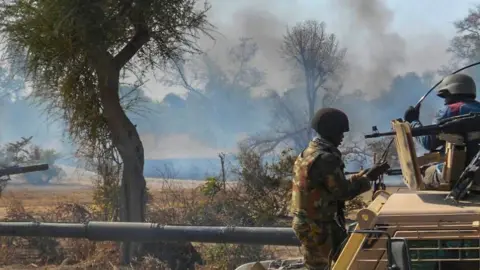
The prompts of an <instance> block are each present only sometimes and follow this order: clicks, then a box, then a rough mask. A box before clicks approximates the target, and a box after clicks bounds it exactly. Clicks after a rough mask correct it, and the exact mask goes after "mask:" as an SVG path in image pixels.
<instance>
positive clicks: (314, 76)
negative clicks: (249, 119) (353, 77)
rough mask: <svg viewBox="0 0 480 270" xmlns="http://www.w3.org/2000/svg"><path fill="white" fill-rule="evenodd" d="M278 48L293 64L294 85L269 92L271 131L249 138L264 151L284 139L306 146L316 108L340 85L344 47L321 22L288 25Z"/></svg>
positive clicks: (334, 94) (329, 99)
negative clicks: (271, 112)
mask: <svg viewBox="0 0 480 270" xmlns="http://www.w3.org/2000/svg"><path fill="white" fill-rule="evenodd" d="M280 52H281V54H282V56H283V58H284V59H285V60H286V62H287V63H288V64H290V65H291V67H292V70H293V72H294V76H293V79H294V81H295V82H296V84H297V87H296V88H294V89H290V90H289V91H287V92H286V93H285V94H284V95H283V96H282V95H279V94H278V93H276V92H272V93H271V96H270V97H271V98H272V101H273V104H272V105H273V108H274V120H273V121H274V122H275V124H274V126H273V127H272V132H271V134H264V135H259V136H254V137H251V138H250V142H249V144H250V145H251V146H252V147H254V148H259V149H260V151H261V152H263V153H265V152H269V151H272V150H274V149H275V148H276V147H277V146H278V145H279V144H280V143H282V142H285V141H290V142H293V148H294V149H295V150H299V149H302V148H303V147H305V146H306V145H307V143H308V141H309V140H310V139H311V138H312V137H313V131H312V130H311V128H310V126H309V123H310V120H311V119H312V118H313V115H314V114H315V110H316V109H318V108H322V107H326V106H331V105H332V104H334V103H335V101H336V100H337V98H338V97H339V92H340V90H341V88H342V83H341V80H340V78H339V76H340V74H341V71H342V70H343V68H344V67H345V63H344V58H345V54H346V49H343V48H340V46H339V43H338V40H337V38H336V36H335V34H329V33H327V32H326V27H325V23H324V22H318V21H314V20H309V21H306V22H303V23H298V24H297V25H296V26H294V27H293V28H292V29H287V33H286V34H285V36H284V39H283V44H282V46H281V50H280ZM302 90H303V93H304V95H303V96H302V95H301V92H302Z"/></svg>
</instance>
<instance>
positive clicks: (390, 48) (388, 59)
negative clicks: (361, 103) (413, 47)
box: [335, 0, 407, 93]
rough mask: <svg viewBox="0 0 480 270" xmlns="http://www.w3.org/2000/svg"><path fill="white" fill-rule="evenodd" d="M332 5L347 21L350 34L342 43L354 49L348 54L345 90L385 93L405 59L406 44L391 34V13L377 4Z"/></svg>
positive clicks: (344, 0) (346, 1) (343, 0)
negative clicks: (348, 67)
mask: <svg viewBox="0 0 480 270" xmlns="http://www.w3.org/2000/svg"><path fill="white" fill-rule="evenodd" d="M335 3H336V5H337V7H338V11H339V12H340V13H341V14H342V15H343V16H344V18H346V19H347V20H346V22H347V23H348V28H349V30H350V31H349V33H348V41H347V42H346V43H347V44H355V43H356V45H357V46H352V47H353V50H350V52H349V53H350V55H349V57H348V59H349V66H350V70H349V71H350V72H349V74H348V75H347V77H348V79H347V83H348V85H347V88H349V87H354V85H357V86H360V87H361V89H362V90H364V91H367V92H370V93H371V92H375V93H378V92H379V91H382V90H386V89H388V88H389V85H390V84H391V82H392V80H393V78H394V77H395V76H396V75H398V71H399V69H401V68H402V66H403V65H404V64H405V62H406V56H407V55H406V49H407V47H406V43H407V42H406V41H405V40H404V38H403V37H401V36H400V35H399V34H398V33H395V32H393V31H392V30H391V25H392V22H393V18H394V13H393V12H392V11H391V10H389V9H388V7H387V6H386V4H385V2H384V1H381V0H364V1H355V0H338V1H335ZM358 45H360V46H358ZM358 48H361V49H360V50H359V49H358ZM355 49H356V50H355Z"/></svg>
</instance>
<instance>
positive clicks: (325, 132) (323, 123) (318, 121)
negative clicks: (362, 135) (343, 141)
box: [311, 108, 350, 137]
mask: <svg viewBox="0 0 480 270" xmlns="http://www.w3.org/2000/svg"><path fill="white" fill-rule="evenodd" d="M311 127H312V129H314V130H315V131H316V132H317V133H318V134H320V135H321V136H326V137H330V136H338V135H341V134H342V133H344V132H348V131H350V125H349V122H348V117H347V115H346V114H345V113H344V112H342V111H340V110H338V109H334V108H323V109H320V110H318V111H317V112H316V113H315V115H314V116H313V118H312V126H311Z"/></svg>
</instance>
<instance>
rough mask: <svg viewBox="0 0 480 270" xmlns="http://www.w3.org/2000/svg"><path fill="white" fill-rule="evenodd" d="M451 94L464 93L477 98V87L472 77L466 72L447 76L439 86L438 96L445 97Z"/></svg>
mask: <svg viewBox="0 0 480 270" xmlns="http://www.w3.org/2000/svg"><path fill="white" fill-rule="evenodd" d="M449 95H463V96H471V97H472V98H476V96H477V87H476V85H475V81H474V80H473V78H472V77H470V76H468V75H466V74H461V73H459V74H452V75H448V76H446V77H445V78H444V79H443V80H442V83H441V84H440V85H439V86H438V90H437V96H439V97H442V98H445V97H447V96H449Z"/></svg>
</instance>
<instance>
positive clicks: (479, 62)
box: [365, 61, 480, 157]
mask: <svg viewBox="0 0 480 270" xmlns="http://www.w3.org/2000/svg"><path fill="white" fill-rule="evenodd" d="M477 65H480V61H478V62H475V63H472V64H470V65H467V66H464V67H462V68H460V69H458V70H455V71H454V72H452V74H451V75H453V74H457V73H459V72H461V71H463V70H465V69H467V68H471V67H474V66H477ZM443 79H444V78H442V79H441V80H440V81H438V82H437V83H436V84H435V85H434V86H432V88H430V89H429V90H428V91H427V92H426V93H425V95H423V96H422V97H421V98H420V100H418V102H417V104H416V105H415V109H417V110H419V109H420V106H421V105H422V102H423V100H425V98H426V97H427V96H428V95H429V94H430V93H431V92H432V91H433V90H434V89H435V88H437V86H438V85H440V84H441V83H442V82H443ZM372 130H373V131H374V132H375V131H377V127H376V126H373V127H372ZM392 135H393V134H392ZM385 136H391V135H385ZM374 137H380V136H374ZM374 137H368V138H374ZM365 138H366V139H367V137H365ZM392 143H393V139H391V140H390V143H389V144H388V146H387V148H386V149H385V151H384V153H383V155H382V156H385V157H386V156H387V155H388V151H389V150H390V147H391V146H392Z"/></svg>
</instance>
